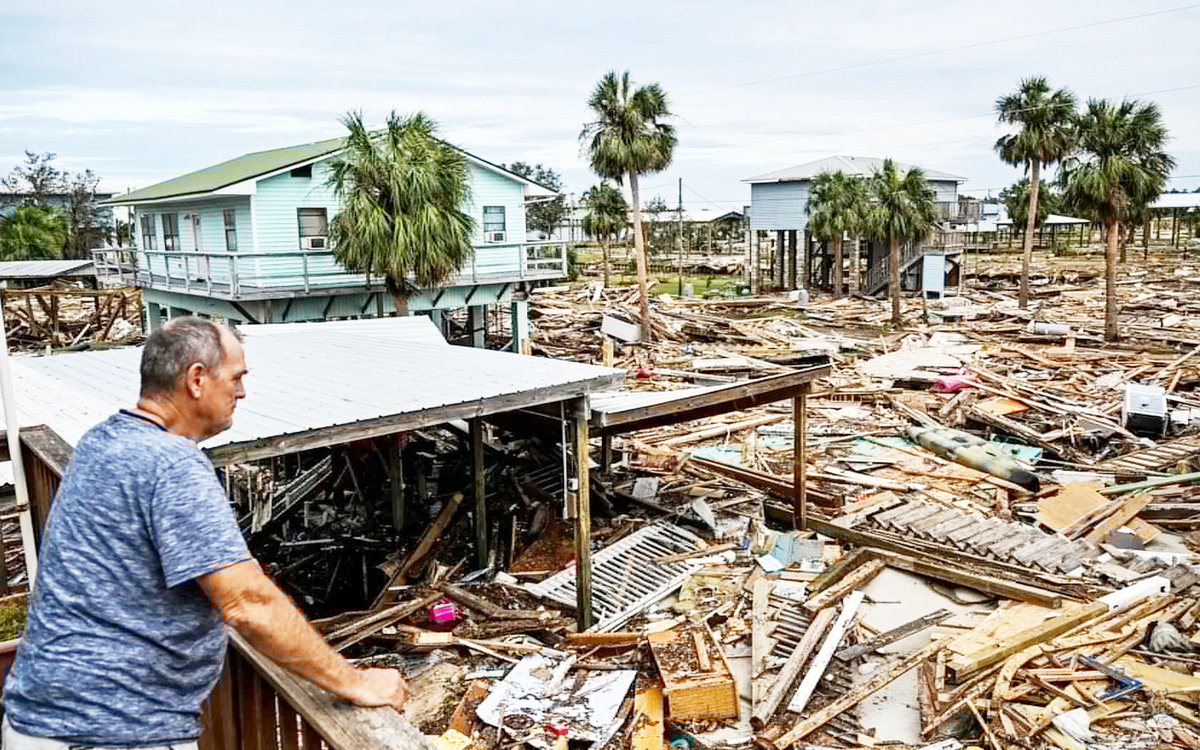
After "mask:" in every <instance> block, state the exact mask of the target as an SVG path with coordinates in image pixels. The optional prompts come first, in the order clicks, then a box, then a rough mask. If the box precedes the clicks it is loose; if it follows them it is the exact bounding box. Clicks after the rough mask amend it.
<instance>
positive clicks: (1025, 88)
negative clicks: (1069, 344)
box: [996, 77, 1075, 309]
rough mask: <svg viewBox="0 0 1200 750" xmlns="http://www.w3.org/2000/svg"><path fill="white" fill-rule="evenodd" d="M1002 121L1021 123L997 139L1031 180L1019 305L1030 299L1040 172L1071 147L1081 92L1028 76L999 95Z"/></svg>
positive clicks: (1005, 158) (1003, 152) (998, 145)
mask: <svg viewBox="0 0 1200 750" xmlns="http://www.w3.org/2000/svg"><path fill="white" fill-rule="evenodd" d="M996 114H997V115H998V116H999V120H1000V122H1001V123H1003V124H1006V125H1013V126H1016V128H1017V132H1015V133H1012V134H1011V135H1006V136H1004V137H1002V138H1000V140H998V141H996V152H997V153H999V154H1000V158H1001V159H1002V160H1003V161H1005V162H1006V163H1008V164H1011V165H1013V166H1014V167H1021V166H1023V167H1025V170H1026V172H1027V173H1028V174H1027V176H1028V178H1029V182H1028V183H1027V193H1028V196H1029V198H1028V201H1029V207H1028V209H1027V211H1026V214H1025V217H1026V222H1025V236H1024V237H1023V238H1022V243H1021V244H1022V253H1021V288H1020V292H1019V294H1018V296H1017V304H1018V305H1019V306H1020V307H1021V309H1025V307H1026V306H1028V304H1029V264H1030V263H1031V262H1032V260H1033V232H1034V228H1035V227H1034V220H1035V219H1036V218H1037V215H1038V212H1037V201H1038V190H1037V187H1036V186H1037V185H1039V184H1041V183H1040V181H1039V178H1038V173H1039V171H1040V170H1041V167H1042V165H1043V164H1046V165H1049V164H1052V163H1054V162H1059V161H1062V160H1063V158H1064V157H1066V156H1067V154H1069V153H1070V152H1071V141H1072V138H1073V135H1072V122H1073V120H1074V115H1075V95H1074V94H1072V93H1071V92H1070V91H1068V90H1067V89H1059V90H1058V91H1054V92H1051V90H1050V84H1048V83H1047V82H1046V79H1045V78H1042V77H1035V78H1026V79H1025V80H1023V81H1021V85H1020V86H1019V87H1018V88H1017V90H1016V91H1014V92H1012V93H1011V94H1005V95H1004V96H1002V97H1000V98H999V99H997V100H996Z"/></svg>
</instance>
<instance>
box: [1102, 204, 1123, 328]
mask: <svg viewBox="0 0 1200 750" xmlns="http://www.w3.org/2000/svg"><path fill="white" fill-rule="evenodd" d="M1104 226H1105V229H1106V230H1107V232H1108V242H1107V243H1106V244H1105V250H1104V295H1105V298H1104V340H1105V341H1119V340H1120V339H1121V333H1120V331H1119V330H1118V329H1117V244H1118V243H1119V242H1120V238H1121V230H1120V225H1119V224H1118V222H1116V221H1113V220H1109V221H1107V222H1105V225H1104Z"/></svg>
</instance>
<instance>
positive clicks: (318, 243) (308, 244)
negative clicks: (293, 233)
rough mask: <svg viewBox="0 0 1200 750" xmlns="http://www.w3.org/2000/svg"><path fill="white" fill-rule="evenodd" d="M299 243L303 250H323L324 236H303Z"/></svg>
mask: <svg viewBox="0 0 1200 750" xmlns="http://www.w3.org/2000/svg"><path fill="white" fill-rule="evenodd" d="M300 244H301V246H302V247H303V248H304V249H305V250H324V249H325V238H324V237H305V238H303V240H302V241H301V243H300Z"/></svg>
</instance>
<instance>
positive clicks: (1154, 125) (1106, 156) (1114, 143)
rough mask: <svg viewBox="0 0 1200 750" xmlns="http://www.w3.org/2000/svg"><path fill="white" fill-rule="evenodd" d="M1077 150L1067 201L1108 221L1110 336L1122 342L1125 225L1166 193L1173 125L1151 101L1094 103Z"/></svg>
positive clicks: (1082, 120)
mask: <svg viewBox="0 0 1200 750" xmlns="http://www.w3.org/2000/svg"><path fill="white" fill-rule="evenodd" d="M1077 128H1078V132H1079V140H1078V143H1077V150H1076V152H1075V153H1074V154H1072V155H1071V156H1070V157H1069V158H1067V159H1066V160H1065V161H1064V162H1063V170H1062V178H1063V181H1064V183H1065V185H1066V187H1065V189H1064V192H1063V198H1064V200H1065V202H1066V203H1067V205H1069V206H1072V207H1073V208H1078V209H1079V210H1081V211H1082V212H1084V213H1085V214H1086V215H1089V216H1092V217H1095V218H1096V219H1097V220H1099V221H1101V222H1102V223H1103V224H1104V228H1105V233H1106V240H1107V242H1106V246H1105V252H1104V289H1105V294H1106V295H1107V297H1106V300H1105V305H1104V338H1105V339H1106V340H1108V341H1117V340H1118V339H1119V338H1120V333H1119V332H1118V330H1117V243H1118V242H1119V241H1120V237H1121V224H1122V223H1123V222H1128V221H1129V220H1130V218H1131V217H1132V216H1133V215H1135V214H1136V212H1137V210H1138V208H1139V206H1143V205H1148V204H1149V203H1150V202H1151V201H1153V200H1154V198H1155V197H1156V196H1158V195H1159V194H1161V193H1162V190H1163V188H1164V187H1165V186H1166V184H1167V175H1169V174H1170V173H1171V170H1172V169H1173V168H1174V167H1175V160H1174V159H1172V158H1171V157H1170V156H1169V155H1167V153H1166V151H1164V150H1163V149H1164V147H1165V146H1166V142H1167V128H1166V126H1165V125H1163V122H1162V115H1161V114H1160V113H1159V111H1158V107H1157V106H1156V105H1155V104H1153V103H1150V102H1137V101H1130V100H1125V101H1122V102H1121V103H1120V104H1115V103H1113V102H1110V101H1107V100H1104V99H1099V100H1097V99H1092V100H1090V101H1088V105H1087V111H1086V112H1084V113H1083V114H1082V115H1080V116H1079V118H1078V123H1077Z"/></svg>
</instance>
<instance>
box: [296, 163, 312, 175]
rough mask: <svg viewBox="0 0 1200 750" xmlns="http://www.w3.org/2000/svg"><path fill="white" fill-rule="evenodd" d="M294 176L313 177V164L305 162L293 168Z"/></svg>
mask: <svg viewBox="0 0 1200 750" xmlns="http://www.w3.org/2000/svg"><path fill="white" fill-rule="evenodd" d="M292 177H312V165H311V164H305V165H304V166H303V167H296V168H295V169H293V170H292Z"/></svg>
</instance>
